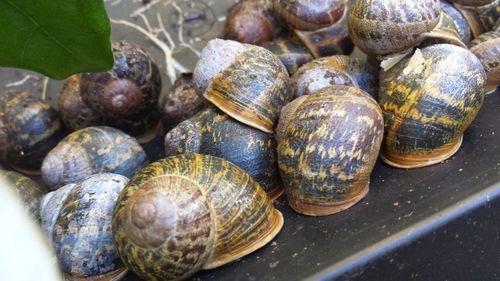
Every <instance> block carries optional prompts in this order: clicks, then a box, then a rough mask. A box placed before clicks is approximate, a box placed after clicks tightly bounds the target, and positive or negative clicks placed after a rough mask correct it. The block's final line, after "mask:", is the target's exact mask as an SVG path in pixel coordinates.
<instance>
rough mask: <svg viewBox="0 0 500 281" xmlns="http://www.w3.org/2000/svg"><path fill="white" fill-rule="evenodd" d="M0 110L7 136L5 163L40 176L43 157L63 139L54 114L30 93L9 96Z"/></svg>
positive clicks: (54, 112) (60, 126) (62, 133)
mask: <svg viewBox="0 0 500 281" xmlns="http://www.w3.org/2000/svg"><path fill="white" fill-rule="evenodd" d="M0 111H3V116H2V118H3V122H4V124H5V132H6V133H7V139H6V146H5V149H4V154H3V159H4V161H5V162H6V163H7V164H8V165H9V166H11V167H12V168H14V169H16V170H18V171H21V172H23V173H27V174H39V173H40V172H39V169H40V165H41V163H42V160H43V158H44V157H45V155H46V154H47V153H48V152H49V151H50V150H51V149H52V148H53V147H54V146H55V145H56V144H57V142H58V141H59V140H60V139H61V138H62V137H63V136H64V131H63V128H62V124H61V120H60V119H59V116H58V114H57V111H56V110H55V109H54V108H52V107H51V106H50V105H49V104H48V103H47V102H46V101H43V100H41V99H40V98H38V97H36V96H35V95H33V94H31V93H29V92H18V93H12V94H8V97H6V99H5V100H4V102H2V104H1V105H0Z"/></svg>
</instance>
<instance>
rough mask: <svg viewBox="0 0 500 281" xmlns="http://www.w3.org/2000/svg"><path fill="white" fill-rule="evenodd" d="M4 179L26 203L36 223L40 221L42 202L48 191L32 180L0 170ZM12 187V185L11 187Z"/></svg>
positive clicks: (0, 174)
mask: <svg viewBox="0 0 500 281" xmlns="http://www.w3.org/2000/svg"><path fill="white" fill-rule="evenodd" d="M0 177H4V178H5V179H6V180H7V181H8V182H10V183H11V186H12V187H14V188H15V191H16V192H17V194H18V195H19V196H20V198H21V199H22V200H23V202H24V206H25V207H26V209H27V210H28V212H29V213H30V215H31V216H32V217H33V219H35V220H36V221H39V220H40V201H41V200H42V198H43V196H44V195H45V193H47V191H46V190H45V188H43V187H41V186H40V185H38V184H37V183H36V182H35V181H33V180H32V179H30V178H28V177H25V176H23V175H21V174H19V173H16V172H12V171H2V170H0ZM9 186H10V185H9Z"/></svg>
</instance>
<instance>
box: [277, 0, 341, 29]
mask: <svg viewBox="0 0 500 281" xmlns="http://www.w3.org/2000/svg"><path fill="white" fill-rule="evenodd" d="M272 2H273V8H274V13H275V15H276V17H277V18H278V19H279V20H280V21H281V22H282V23H283V24H284V25H285V26H286V27H288V29H290V30H294V29H299V30H317V29H320V28H323V27H326V26H330V25H332V24H334V23H336V22H337V21H338V20H339V19H340V18H341V17H342V15H343V14H344V10H345V1H344V0H272Z"/></svg>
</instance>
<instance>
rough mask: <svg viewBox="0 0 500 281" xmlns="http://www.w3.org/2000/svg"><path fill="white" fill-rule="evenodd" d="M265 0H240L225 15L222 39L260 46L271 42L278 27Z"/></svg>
mask: <svg viewBox="0 0 500 281" xmlns="http://www.w3.org/2000/svg"><path fill="white" fill-rule="evenodd" d="M265 2H266V1H265V0H240V1H239V2H238V3H236V4H235V5H234V6H233V7H231V9H230V10H229V13H228V15H227V20H226V23H225V25H224V31H223V33H224V38H226V39H230V40H235V41H238V42H241V43H248V44H254V45H262V44H263V43H266V42H269V41H272V40H273V39H274V37H275V34H276V33H277V31H278V30H279V25H278V23H277V22H276V19H275V18H274V16H273V15H272V12H271V7H269V5H266V3H265Z"/></svg>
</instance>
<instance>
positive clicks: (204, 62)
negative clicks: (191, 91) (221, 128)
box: [194, 39, 291, 133]
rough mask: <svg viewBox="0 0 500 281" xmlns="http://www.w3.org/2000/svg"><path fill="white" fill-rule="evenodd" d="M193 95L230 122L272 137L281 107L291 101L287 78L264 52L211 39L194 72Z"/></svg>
mask: <svg viewBox="0 0 500 281" xmlns="http://www.w3.org/2000/svg"><path fill="white" fill-rule="evenodd" d="M194 80H195V85H196V88H197V91H198V92H199V93H203V96H204V97H205V98H206V99H207V100H208V101H210V102H211V103H212V104H214V105H215V106H217V107H218V108H219V109H221V110H222V111H224V112H225V113H226V114H228V115H229V116H231V117H232V118H234V119H236V120H238V121H240V122H242V123H244V124H247V125H249V126H251V127H254V128H257V129H259V130H262V131H264V132H266V133H272V132H273V131H274V127H276V124H277V122H278V118H279V113H280V111H281V109H282V108H283V106H284V105H285V104H287V103H288V102H289V101H290V100H291V96H290V95H289V93H288V87H289V80H290V77H289V75H288V72H287V70H286V68H285V66H284V65H283V63H281V61H280V60H279V59H278V58H277V57H276V56H275V55H274V54H273V53H272V52H270V51H268V50H266V49H265V48H262V47H258V46H253V45H248V44H241V43H239V42H236V41H231V40H221V39H214V40H211V41H209V42H208V44H207V46H206V47H205V48H204V49H203V50H202V52H201V58H200V60H199V61H198V63H197V64H196V68H195V70H194Z"/></svg>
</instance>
